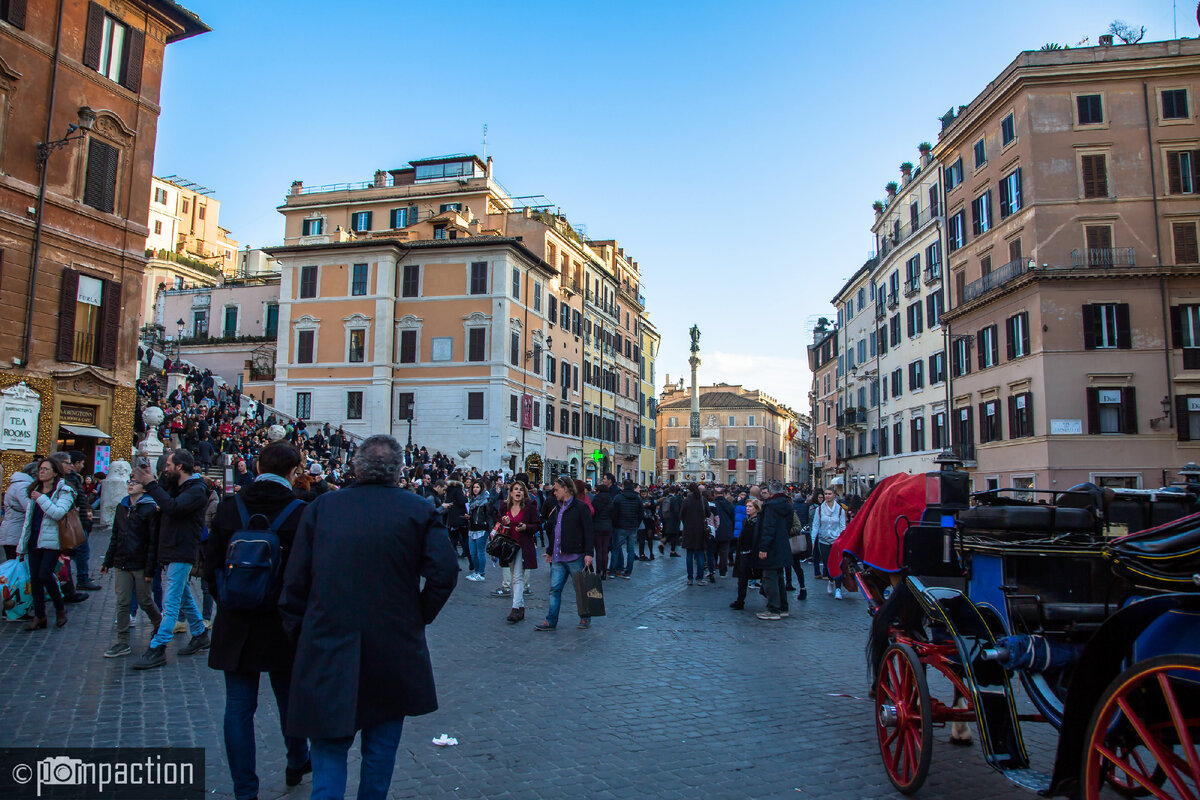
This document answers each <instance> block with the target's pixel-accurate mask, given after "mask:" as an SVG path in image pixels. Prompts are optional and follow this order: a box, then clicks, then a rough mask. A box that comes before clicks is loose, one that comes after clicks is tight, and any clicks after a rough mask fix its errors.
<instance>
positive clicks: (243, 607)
mask: <svg viewBox="0 0 1200 800" xmlns="http://www.w3.org/2000/svg"><path fill="white" fill-rule="evenodd" d="M233 501H234V503H236V504H237V509H238V514H239V515H240V516H241V518H242V527H241V529H240V530H237V531H234V533H233V536H232V537H230V539H229V546H228V547H227V548H225V563H224V564H222V565H221V569H220V571H219V572H218V573H217V586H216V589H217V603H218V604H219V605H220V608H221V609H223V610H224V609H228V610H230V611H259V610H262V609H265V608H268V607H270V606H273V605H275V604H276V603H277V602H278V601H279V593H280V590H281V589H282V588H283V575H282V574H281V573H282V570H281V569H280V566H281V565H282V563H283V547H282V546H281V545H280V544H279V528H280V526H281V525H283V523H284V522H286V521H287V520H288V518H289V517H290V516H291V515H292V512H293V511H295V510H296V509H297V508H299V507H300V506H302V505H304V501H303V500H293V501H292V502H290V503H288V504H287V506H285V507H284V509H283V510H282V511H280V512H279V513H278V514H276V515H275V519H273V520H271V521H270V522H269V523H268V521H267V517H266V515H265V514H255V515H254V516H251V515H250V511H249V509H247V508H246V504H245V502H243V501H242V498H241V497H240V496H238V495H234V497H233ZM256 526H257V527H256Z"/></svg>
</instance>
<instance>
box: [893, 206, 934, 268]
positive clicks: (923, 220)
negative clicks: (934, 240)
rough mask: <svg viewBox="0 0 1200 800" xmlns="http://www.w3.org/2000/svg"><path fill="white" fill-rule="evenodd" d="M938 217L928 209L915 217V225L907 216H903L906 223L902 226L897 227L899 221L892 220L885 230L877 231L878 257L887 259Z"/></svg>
mask: <svg viewBox="0 0 1200 800" xmlns="http://www.w3.org/2000/svg"><path fill="white" fill-rule="evenodd" d="M938 216H939V215H938V214H936V213H930V210H929V209H925V211H923V212H921V214H919V215H918V216H917V219H916V224H914V223H913V220H912V218H911V217H910V216H909V215H908V214H905V220H906V223H905V224H904V225H898V224H897V223H898V222H899V220H898V219H896V218H893V221H892V224H891V225H889V226H888V227H887V228H886V230H880V231H879V235H880V242H879V257H880V258H887V255H888V253H890V252H892V251H893V250H895V249H896V248H897V247H899V246H900V245H902V244H904V242H906V241H908V240H909V239H911V238H912V237H913V236H914V235H915V234H917V233H920V231H921V229H922V228H924V227H925V226H926V225H928V224H929V223H930V222H931V221H932V220H935V219H937V218H938Z"/></svg>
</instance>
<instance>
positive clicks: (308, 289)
mask: <svg viewBox="0 0 1200 800" xmlns="http://www.w3.org/2000/svg"><path fill="white" fill-rule="evenodd" d="M316 296H317V268H316V267H315V266H307V267H301V268H300V299H301V300H304V299H308V298H312V297H316Z"/></svg>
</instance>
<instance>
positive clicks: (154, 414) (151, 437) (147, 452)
mask: <svg viewBox="0 0 1200 800" xmlns="http://www.w3.org/2000/svg"><path fill="white" fill-rule="evenodd" d="M164 417H165V415H164V414H163V411H162V409H161V408H159V407H158V406H150V407H149V408H147V409H146V410H145V411H143V412H142V421H143V422H145V423H146V438H145V439H142V441H141V442H139V443H138V455H139V456H145V457H146V458H147V459H149V460H150V464H151V466H152V467H153V465H154V464H156V463H157V462H158V457H159V456H161V455H162V454H163V443H162V442H161V441H159V439H158V426H159V425H162V423H163V418H164Z"/></svg>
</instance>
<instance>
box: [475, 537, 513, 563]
mask: <svg viewBox="0 0 1200 800" xmlns="http://www.w3.org/2000/svg"><path fill="white" fill-rule="evenodd" d="M484 551H485V552H486V553H487V554H488V555H489V556H493V557H494V558H496V559H498V560H499V561H500V563H501V564H502V565H508V564H511V563H512V562H513V561H514V560H515V559H516V558H517V557H518V556H520V555H521V543H520V542H518V541H517V540H516V539H514V538H512V537H511V536H505V535H504V534H503V533H497V534H496V535H495V536H493V537H492V538H490V539H488V543H487V545H486V546H485V547H484Z"/></svg>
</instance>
